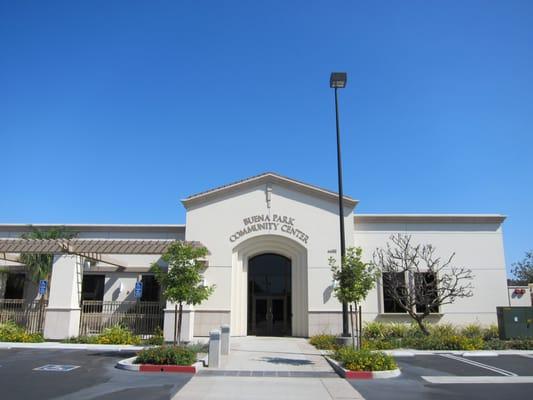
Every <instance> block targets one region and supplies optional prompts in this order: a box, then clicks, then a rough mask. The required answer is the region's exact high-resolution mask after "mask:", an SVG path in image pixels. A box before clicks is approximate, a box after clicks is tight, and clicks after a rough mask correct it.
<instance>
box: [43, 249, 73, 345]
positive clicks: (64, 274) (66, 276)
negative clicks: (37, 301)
mask: <svg viewBox="0 0 533 400" xmlns="http://www.w3.org/2000/svg"><path fill="white" fill-rule="evenodd" d="M77 258H78V256H75V255H70V254H63V255H55V256H54V263H53V266H52V279H51V282H49V285H50V298H49V301H48V308H47V309H46V316H45V320H44V337H45V338H46V339H54V340H60V339H68V338H70V337H75V336H78V335H79V332H80V316H81V310H80V298H79V297H80V295H79V290H78V273H79V270H78V269H79V268H81V263H80V262H78V259H77Z"/></svg>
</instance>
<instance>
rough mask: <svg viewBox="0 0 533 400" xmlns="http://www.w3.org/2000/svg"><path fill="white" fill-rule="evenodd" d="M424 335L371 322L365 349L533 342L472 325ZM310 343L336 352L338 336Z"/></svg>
mask: <svg viewBox="0 0 533 400" xmlns="http://www.w3.org/2000/svg"><path fill="white" fill-rule="evenodd" d="M428 330H429V333H430V334H429V335H427V336H426V335H424V334H423V333H422V331H421V330H420V329H419V328H418V326H416V325H414V324H402V323H383V322H371V323H368V324H366V325H365V327H364V328H363V338H362V341H361V342H362V347H363V348H364V349H367V350H392V349H401V348H409V349H417V350H467V351H468V350H506V349H509V350H511V349H512V350H531V349H533V339H515V340H505V341H504V340H500V339H498V327H497V326H495V325H491V326H489V327H482V326H480V325H477V324H470V325H466V326H463V327H456V326H454V325H451V324H429V325H428ZM309 342H310V343H311V344H312V345H314V346H315V347H316V348H318V349H325V350H335V349H336V345H335V336H334V335H327V334H320V335H316V336H313V337H311V338H310V340H309Z"/></svg>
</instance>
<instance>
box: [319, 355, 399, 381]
mask: <svg viewBox="0 0 533 400" xmlns="http://www.w3.org/2000/svg"><path fill="white" fill-rule="evenodd" d="M324 357H325V358H326V360H327V361H328V362H329V364H330V365H331V366H332V368H333V369H334V370H335V372H337V374H339V375H340V376H341V377H343V378H345V379H387V378H395V377H397V376H400V375H401V371H400V369H399V368H396V369H391V370H388V371H350V370H348V369H346V368H344V367H343V366H342V365H341V364H340V363H339V362H338V361H336V360H334V359H333V358H331V357H329V356H326V355H324Z"/></svg>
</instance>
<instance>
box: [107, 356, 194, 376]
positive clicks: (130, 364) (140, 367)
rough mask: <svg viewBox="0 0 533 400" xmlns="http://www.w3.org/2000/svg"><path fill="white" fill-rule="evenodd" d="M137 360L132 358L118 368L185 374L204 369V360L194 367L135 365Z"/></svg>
mask: <svg viewBox="0 0 533 400" xmlns="http://www.w3.org/2000/svg"><path fill="white" fill-rule="evenodd" d="M136 358H137V356H135V357H130V358H126V359H125V360H121V361H119V362H118V363H117V368H119V369H124V370H127V371H135V372H177V373H185V374H196V373H197V372H198V371H199V370H200V368H202V367H203V365H204V362H203V361H202V360H200V361H197V362H195V363H194V364H192V365H156V364H135V363H134V361H135V359H136Z"/></svg>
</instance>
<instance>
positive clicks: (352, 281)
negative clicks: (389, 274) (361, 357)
mask: <svg viewBox="0 0 533 400" xmlns="http://www.w3.org/2000/svg"><path fill="white" fill-rule="evenodd" d="M362 254H363V250H362V249H361V248H360V247H356V248H354V247H350V248H348V249H347V250H346V255H345V256H344V258H343V260H342V263H341V266H338V265H337V262H336V260H335V259H334V258H333V257H331V258H330V259H329V265H330V267H331V271H332V272H333V281H334V282H335V288H334V293H335V297H336V298H337V299H338V300H339V301H340V302H341V303H347V304H349V305H350V321H351V326H352V345H353V347H356V343H355V329H354V317H353V310H354V309H355V310H356V320H357V303H360V302H362V301H363V300H364V299H365V298H366V296H367V295H368V292H370V290H372V289H373V288H374V286H375V285H376V281H377V280H378V278H379V271H378V270H377V269H376V268H375V267H374V266H373V265H372V264H371V263H365V262H364V261H363V260H362V259H361V256H362ZM352 307H353V308H352ZM359 337H360V335H359ZM357 347H360V340H358V341H357Z"/></svg>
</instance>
